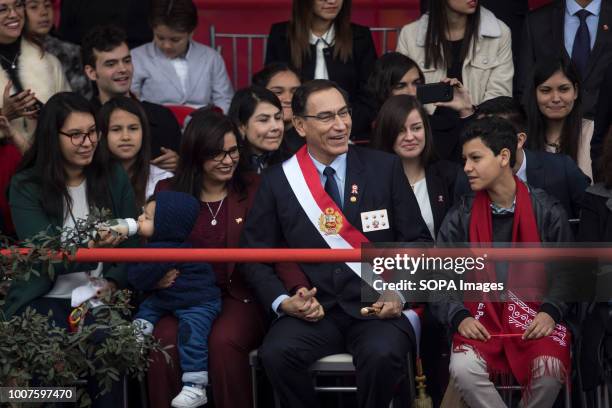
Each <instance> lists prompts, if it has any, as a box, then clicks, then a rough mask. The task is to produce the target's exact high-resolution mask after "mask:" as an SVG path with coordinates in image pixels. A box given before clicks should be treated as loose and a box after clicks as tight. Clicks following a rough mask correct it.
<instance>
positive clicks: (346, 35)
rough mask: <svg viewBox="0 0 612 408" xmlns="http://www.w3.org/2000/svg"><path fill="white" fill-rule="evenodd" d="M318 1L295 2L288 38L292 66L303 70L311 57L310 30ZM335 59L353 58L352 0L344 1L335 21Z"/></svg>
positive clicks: (344, 60)
mask: <svg viewBox="0 0 612 408" xmlns="http://www.w3.org/2000/svg"><path fill="white" fill-rule="evenodd" d="M315 1H316V0H293V5H292V7H291V21H289V28H288V33H287V36H288V38H289V48H290V49H291V64H292V65H293V66H294V67H296V68H297V69H300V70H301V69H302V64H303V63H304V57H308V56H310V28H311V25H312V20H313V12H312V10H313V8H314V2H315ZM333 24H334V29H335V39H334V58H339V59H340V61H342V62H347V61H348V60H349V59H350V58H351V57H352V56H353V30H352V28H351V0H344V1H343V2H342V8H341V9H340V12H339V13H338V15H337V16H336V19H335V20H334V23H333Z"/></svg>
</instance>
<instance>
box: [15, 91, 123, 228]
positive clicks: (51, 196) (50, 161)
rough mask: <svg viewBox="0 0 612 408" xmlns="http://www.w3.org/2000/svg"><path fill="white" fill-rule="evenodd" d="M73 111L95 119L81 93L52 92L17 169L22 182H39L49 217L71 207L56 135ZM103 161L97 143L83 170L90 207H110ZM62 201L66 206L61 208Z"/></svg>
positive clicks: (42, 202) (60, 216) (43, 203)
mask: <svg viewBox="0 0 612 408" xmlns="http://www.w3.org/2000/svg"><path fill="white" fill-rule="evenodd" d="M76 112H78V113H86V114H90V115H91V116H92V117H93V118H94V120H95V117H96V115H95V112H94V109H93V107H92V106H91V104H90V103H89V101H88V100H87V99H85V98H84V97H82V96H81V95H79V94H77V93H74V92H60V93H57V94H55V95H54V96H52V97H51V98H50V99H49V100H48V101H47V103H46V104H45V105H44V107H43V108H42V109H41V111H40V114H39V116H38V124H37V125H36V130H35V131H34V136H33V138H34V144H33V145H32V147H31V148H30V149H29V150H28V152H27V153H26V155H25V157H24V158H23V162H22V164H21V167H20V169H19V172H22V171H28V177H27V178H26V182H30V183H34V184H37V185H38V186H40V188H41V193H42V195H41V197H42V199H41V205H42V208H43V211H44V212H45V213H46V214H47V215H49V216H51V217H58V218H63V217H64V214H65V210H68V211H70V210H71V209H72V199H71V198H70V194H69V192H68V188H67V187H66V183H67V178H68V177H67V175H66V170H65V169H64V158H63V156H62V152H61V149H60V142H59V139H60V137H65V136H62V135H61V134H60V133H59V131H60V129H61V128H62V126H63V125H64V123H65V122H66V119H67V118H68V116H70V114H72V113H76ZM98 143H100V141H98ZM107 163H108V159H107V156H106V151H105V150H104V149H100V148H99V147H97V148H96V150H95V152H94V156H93V159H92V162H91V163H90V164H89V165H88V166H87V167H85V168H84V170H83V171H84V175H85V178H86V180H87V189H86V194H87V201H88V204H89V206H90V207H92V206H95V207H97V208H107V209H110V208H112V202H111V195H110V186H109V184H108V180H109V179H108V177H109V170H108V167H107ZM64 203H66V204H67V205H68V208H66V209H64Z"/></svg>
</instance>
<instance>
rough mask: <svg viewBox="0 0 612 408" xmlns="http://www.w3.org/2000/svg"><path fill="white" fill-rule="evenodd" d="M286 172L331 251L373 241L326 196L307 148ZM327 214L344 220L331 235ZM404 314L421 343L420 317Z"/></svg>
mask: <svg viewBox="0 0 612 408" xmlns="http://www.w3.org/2000/svg"><path fill="white" fill-rule="evenodd" d="M283 172H284V173H285V177H287V181H288V182H289V186H290V187H291V190H292V191H293V193H294V194H295V197H296V198H297V200H298V202H299V203H300V205H301V206H302V209H303V210H304V212H305V213H306V216H307V217H308V219H309V220H310V222H311V223H312V225H313V227H314V228H315V229H316V230H317V231H318V232H319V234H321V237H322V238H323V240H324V241H325V243H326V244H327V245H328V246H329V247H330V248H331V249H354V248H360V247H361V244H365V243H369V242H370V241H369V240H368V239H367V238H366V237H365V235H363V234H362V233H361V231H359V230H358V229H357V228H355V227H354V226H353V225H351V224H350V223H349V222H348V220H347V219H346V217H345V216H344V214H343V213H342V210H341V209H340V208H338V206H337V205H336V203H335V202H334V200H332V198H331V197H330V196H329V194H327V192H326V191H325V189H324V188H323V186H322V185H321V178H320V176H319V172H318V171H317V168H316V167H315V165H314V163H313V162H312V159H311V158H310V155H309V154H308V150H307V148H306V146H303V147H302V148H301V149H300V150H298V151H297V153H296V154H295V155H293V157H291V158H290V159H289V160H287V161H285V162H284V163H283ZM327 213H330V215H331V216H332V217H335V218H337V217H341V219H340V224H341V226H340V227H339V228H337V229H335V230H334V231H333V232H332V233H329V232H328V231H329V229H326V228H325V225H324V221H325V215H326V214H327ZM322 224H323V225H322ZM346 265H347V266H348V267H349V268H351V270H352V271H353V272H355V274H356V275H357V276H359V278H361V263H360V262H346ZM404 315H405V316H406V317H407V318H408V320H409V321H410V323H411V324H412V327H413V329H414V331H415V334H416V336H417V344H418V339H419V338H420V326H421V325H420V320H419V317H418V315H417V314H416V313H415V312H414V311H413V310H412V309H408V310H405V311H404Z"/></svg>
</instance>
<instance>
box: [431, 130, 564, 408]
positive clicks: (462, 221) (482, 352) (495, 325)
mask: <svg viewBox="0 0 612 408" xmlns="http://www.w3.org/2000/svg"><path fill="white" fill-rule="evenodd" d="M516 146H517V135H516V132H515V131H514V129H513V127H512V125H511V124H510V123H509V122H507V121H505V120H504V119H500V118H485V119H480V120H477V121H475V122H473V123H472V124H471V125H470V126H469V127H468V128H467V129H466V130H465V133H464V141H463V157H464V160H465V166H464V171H465V173H466V175H467V177H468V179H469V182H470V187H471V189H472V191H473V194H470V195H466V196H464V197H463V198H462V199H461V200H460V202H459V203H457V204H456V205H455V207H454V208H452V209H451V210H450V212H449V213H448V214H447V216H446V218H445V220H444V222H443V224H442V226H441V228H440V231H439V234H438V243H442V244H444V243H464V242H469V243H471V244H472V245H479V246H493V245H494V244H493V243H510V244H509V245H511V246H512V245H514V243H517V244H518V245H520V244H523V243H528V244H530V245H537V244H538V243H541V242H570V241H572V234H571V230H570V226H569V223H568V221H567V218H568V217H567V215H566V213H565V210H564V209H563V206H562V205H561V204H560V203H559V202H558V201H557V200H556V199H554V198H552V197H551V196H549V195H548V194H546V193H545V192H544V191H543V190H540V189H536V188H531V187H528V186H527V185H525V184H524V183H523V182H522V181H520V179H518V178H517V177H516V176H514V175H513V172H512V168H513V166H514V162H515V158H516ZM551 272H553V273H552V274H550V275H548V274H547V270H546V269H545V268H544V266H543V265H541V264H534V263H531V264H530V263H524V262H523V263H521V264H519V265H513V264H512V263H510V264H508V263H505V262H504V263H499V262H498V263H495V264H494V263H491V262H489V263H488V264H487V266H486V268H484V269H483V270H482V271H476V272H474V274H473V275H471V276H470V275H466V276H464V277H462V279H463V280H464V281H465V280H469V281H473V282H504V288H505V291H503V292H498V293H495V294H485V296H482V295H481V296H480V298H479V299H477V301H473V300H471V301H468V300H463V298H462V295H461V294H459V293H451V292H444V293H436V294H433V295H432V301H433V303H431V308H432V311H433V313H434V314H435V316H436V317H437V318H438V319H439V320H440V321H441V322H443V324H446V325H448V326H449V327H451V329H452V330H453V333H454V335H453V350H452V353H451V361H450V373H451V377H452V378H453V380H454V382H455V385H456V387H457V388H458V390H459V391H460V392H461V394H462V396H463V398H464V400H465V401H466V402H467V403H468V404H469V406H470V407H472V408H478V407H486V408H492V407H505V406H506V405H505V404H504V402H503V401H502V399H501V397H500V395H499V393H498V392H497V390H496V389H495V387H494V384H493V382H492V381H491V380H495V379H496V378H501V379H502V381H503V379H504V378H505V379H506V381H507V380H508V379H509V378H511V377H510V375H512V376H513V377H514V379H515V380H516V381H517V382H518V383H519V384H520V385H521V386H523V389H524V392H523V400H522V401H521V404H520V405H519V406H520V407H523V408H524V407H537V408H543V407H552V405H553V404H554V402H555V399H556V397H557V394H558V392H559V390H560V388H561V385H562V384H563V382H564V381H565V379H566V374H567V373H569V369H570V348H569V347H570V334H569V331H568V330H567V328H566V327H565V326H563V325H561V324H560V322H561V321H562V320H563V317H564V315H565V313H566V311H567V308H568V306H567V305H566V304H565V303H564V302H563V301H562V300H561V299H563V294H564V293H569V290H571V282H569V279H568V275H567V274H564V273H560V271H559V270H554V271H551ZM465 298H467V296H466V297H465ZM500 335H501V336H500Z"/></svg>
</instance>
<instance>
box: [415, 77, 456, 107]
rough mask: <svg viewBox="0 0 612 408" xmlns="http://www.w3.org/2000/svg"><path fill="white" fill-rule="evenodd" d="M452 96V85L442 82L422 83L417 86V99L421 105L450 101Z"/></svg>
mask: <svg viewBox="0 0 612 408" xmlns="http://www.w3.org/2000/svg"><path fill="white" fill-rule="evenodd" d="M453 96H454V91H453V87H452V86H451V85H450V84H447V83H444V82H438V83H434V84H424V85H419V86H418V87H417V99H418V100H419V102H421V103H422V104H423V105H425V104H428V103H435V102H450V101H452V100H453Z"/></svg>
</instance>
